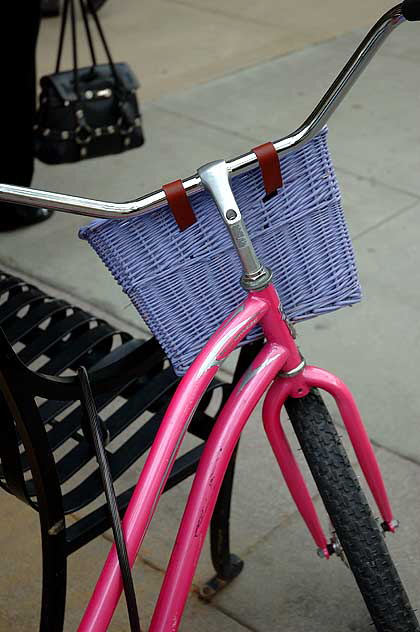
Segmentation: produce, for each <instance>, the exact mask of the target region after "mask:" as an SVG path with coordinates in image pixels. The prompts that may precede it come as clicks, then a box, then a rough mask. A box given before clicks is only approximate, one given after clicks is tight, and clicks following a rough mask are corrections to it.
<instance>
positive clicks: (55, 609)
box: [39, 522, 67, 632]
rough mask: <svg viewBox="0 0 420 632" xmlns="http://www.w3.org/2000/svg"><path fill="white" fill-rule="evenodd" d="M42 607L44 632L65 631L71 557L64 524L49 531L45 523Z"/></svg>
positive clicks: (43, 525)
mask: <svg viewBox="0 0 420 632" xmlns="http://www.w3.org/2000/svg"><path fill="white" fill-rule="evenodd" d="M41 537H42V606H41V622H40V625H39V630H40V632H62V630H63V626H64V611H65V606H66V587H67V557H66V548H65V546H66V542H65V528H64V524H62V523H60V524H57V525H56V526H55V527H52V528H50V529H49V530H48V528H47V526H46V525H45V524H42V522H41Z"/></svg>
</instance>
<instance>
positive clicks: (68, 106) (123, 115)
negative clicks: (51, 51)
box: [34, 0, 144, 164]
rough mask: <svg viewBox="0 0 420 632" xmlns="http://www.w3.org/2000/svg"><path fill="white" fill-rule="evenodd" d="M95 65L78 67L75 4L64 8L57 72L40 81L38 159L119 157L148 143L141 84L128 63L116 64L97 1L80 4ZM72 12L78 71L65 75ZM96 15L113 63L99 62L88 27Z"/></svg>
mask: <svg viewBox="0 0 420 632" xmlns="http://www.w3.org/2000/svg"><path fill="white" fill-rule="evenodd" d="M79 4H80V9H81V14H82V17H83V22H84V26H85V31H86V36H87V41H88V44H89V49H90V54H91V57H92V65H91V66H88V67H83V68H79V67H78V63H77V36H76V17H75V13H76V11H75V2H74V0H65V1H64V6H63V13H62V20H61V30H60V40H59V46H58V55H57V63H56V71H55V73H53V74H51V75H46V76H44V77H42V78H41V80H40V84H41V93H40V102H39V107H38V110H37V117H36V124H35V127H34V146H35V156H36V157H37V158H38V159H39V160H41V161H42V162H45V163H47V164H61V163H66V162H77V161H79V160H83V159H85V158H96V157H99V156H106V155H109V154H118V153H120V152H122V151H126V150H127V149H133V148H134V147H140V146H141V145H142V144H143V143H144V136H143V130H142V121H141V114H140V110H139V105H138V101H137V95H136V91H137V89H138V87H139V83H138V81H137V79H136V77H135V75H134V73H133V72H132V70H131V69H130V67H129V66H128V64H126V63H114V62H113V60H112V58H111V53H110V50H109V47H108V44H107V42H106V39H105V36H104V33H103V30H102V26H101V24H100V22H99V19H98V16H97V14H96V11H95V8H94V6H93V3H92V0H79ZM69 11H70V19H71V20H70V21H71V35H72V49H73V68H72V69H71V70H69V71H63V72H60V62H61V55H62V51H63V43H64V36H65V31H66V24H67V18H68V13H69ZM88 13H89V14H90V15H91V16H92V18H93V20H94V22H95V25H96V28H97V30H98V33H99V37H100V39H101V41H102V44H103V47H104V49H105V53H106V56H107V59H108V63H106V64H98V63H97V61H96V54H95V50H94V45H93V38H92V33H91V30H90V25H89V15H88Z"/></svg>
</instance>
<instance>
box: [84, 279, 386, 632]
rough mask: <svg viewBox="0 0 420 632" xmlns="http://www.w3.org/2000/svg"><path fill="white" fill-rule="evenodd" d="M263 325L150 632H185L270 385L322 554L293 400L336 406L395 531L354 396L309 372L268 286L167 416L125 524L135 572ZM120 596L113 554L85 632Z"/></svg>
mask: <svg viewBox="0 0 420 632" xmlns="http://www.w3.org/2000/svg"><path fill="white" fill-rule="evenodd" d="M257 323H260V324H261V326H262V328H263V331H264V335H265V337H266V339H267V342H266V344H265V345H264V347H263V348H262V350H261V351H260V353H259V354H258V355H257V357H256V358H255V359H254V361H253V362H252V364H251V366H250V367H249V369H248V371H247V372H246V373H245V374H244V376H243V377H242V378H241V379H240V380H239V382H238V383H237V385H236V387H235V389H234V390H233V392H232V394H231V396H230V398H229V400H228V401H227V402H226V404H225V406H224V408H223V410H222V412H221V414H220V416H219V418H218V420H217V422H216V424H215V426H214V428H213V430H212V432H211V435H210V437H209V439H208V440H207V443H206V447H205V449H204V452H203V455H202V458H201V461H200V464H199V467H198V470H197V473H196V476H195V479H194V482H193V486H192V489H191V492H190V495H189V498H188V502H187V505H186V507H185V512H184V515H183V518H182V522H181V525H180V528H179V531H178V536H177V539H176V543H175V546H174V548H173V551H172V556H171V559H170V563H169V566H168V569H167V571H166V575H165V579H164V582H163V585H162V588H161V591H160V594H159V598H158V601H157V604H156V608H155V611H154V615H153V619H152V622H151V626H150V632H169V631H171V632H175V631H176V630H177V629H178V626H179V623H180V620H181V616H182V612H183V609H184V605H185V601H186V599H187V596H188V591H189V589H190V586H191V582H192V579H193V575H194V571H195V568H196V565H197V562H198V559H199V556H200V552H201V549H202V546H203V542H204V539H205V535H206V532H207V529H208V526H209V522H210V519H211V515H212V512H213V509H214V506H215V503H216V500H217V495H218V492H219V489H220V486H221V484H222V481H223V476H224V473H225V471H226V468H227V466H228V463H229V460H230V457H231V455H232V453H233V450H234V448H235V446H236V443H237V441H238V439H239V436H240V434H241V432H242V430H243V428H244V426H245V424H246V422H247V420H248V418H249V416H250V415H251V413H252V411H253V410H254V408H255V406H256V405H257V403H258V401H259V400H260V399H261V397H262V396H263V395H264V393H265V391H266V390H267V388H268V387H269V386H270V384H271V387H270V389H269V391H268V393H267V395H266V397H265V401H264V407H263V420H264V428H265V430H266V433H267V437H268V440H269V442H270V444H271V447H272V449H273V451H274V454H275V456H276V458H277V461H278V463H279V466H280V469H281V471H282V473H283V476H284V479H285V481H286V483H287V485H288V488H289V490H290V493H291V495H292V497H293V499H294V501H295V503H296V506H297V508H298V510H299V512H300V513H301V515H302V517H303V519H304V521H305V523H306V525H307V527H308V529H309V531H310V533H311V535H312V537H313V539H314V541H315V543H316V546H317V547H318V549H320V550H321V551H322V552H323V554H324V555H325V557H329V550H328V542H327V538H326V536H325V534H324V532H323V529H322V527H321V524H320V521H319V518H318V515H317V512H316V510H315V507H314V504H313V502H312V499H311V496H310V493H309V491H308V488H307V486H306V483H305V481H304V478H303V476H302V474H301V472H300V469H299V467H298V465H297V462H296V460H295V458H294V456H293V454H292V451H291V449H290V446H289V444H288V442H287V439H286V436H285V434H284V432H283V429H282V427H281V424H280V413H281V409H282V406H283V404H284V402H285V400H286V398H287V397H303V396H305V395H306V394H307V393H308V392H309V390H310V389H311V388H313V387H318V388H321V389H323V390H326V391H328V392H329V393H331V395H332V396H333V397H334V398H335V400H336V402H337V405H338V407H339V410H340V413H341V416H342V418H343V422H344V425H345V427H346V429H347V431H348V434H349V437H350V440H351V442H352V445H353V447H354V450H355V453H356V456H357V458H358V461H359V463H360V465H361V468H362V471H363V473H364V475H365V477H366V480H367V483H368V485H369V487H370V489H371V491H372V494H373V496H374V498H375V501H376V503H377V505H378V508H379V511H380V513H381V515H382V518H383V520H384V523H385V525H386V528H387V529H388V530H390V531H393V530H394V521H393V516H392V511H391V508H390V504H389V500H388V497H387V493H386V490H385V486H384V483H383V480H382V476H381V473H380V470H379V466H378V463H377V460H376V457H375V454H374V451H373V449H372V446H371V443H370V440H369V437H368V435H367V432H366V430H365V427H364V425H363V422H362V420H361V417H360V414H359V412H358V410H357V407H356V405H355V403H354V400H353V398H352V396H351V394H350V392H349V390H348V389H347V387H346V386H345V385H344V384H343V382H341V381H340V380H339V379H338V378H337V377H335V376H334V375H332V374H330V373H328V372H327V371H324V370H322V369H319V368H316V367H312V366H306V367H305V365H304V362H303V361H302V357H301V355H300V353H299V351H298V349H297V346H296V343H295V341H294V339H293V337H292V335H291V333H290V330H289V327H288V325H287V323H286V321H285V320H284V319H283V316H282V312H281V308H280V300H279V297H278V295H277V292H276V290H275V288H274V286H272V285H269V286H268V287H266V288H265V289H263V290H260V291H258V292H250V293H249V295H248V297H247V298H246V300H245V301H244V302H243V303H242V304H241V305H240V306H239V307H238V309H237V310H236V311H235V312H234V313H233V314H232V315H231V316H230V317H229V318H227V319H226V320H225V321H224V323H223V324H222V325H221V326H220V328H219V329H218V331H217V332H216V333H215V334H214V335H213V336H212V337H211V339H210V340H209V342H208V343H207V345H206V346H205V347H204V349H203V351H202V352H201V353H200V355H199V356H198V357H197V359H196V360H195V362H194V363H193V364H192V365H191V367H190V369H189V370H188V372H187V373H186V375H185V376H184V378H183V379H182V381H181V383H180V385H179V387H178V389H177V391H176V393H175V395H174V397H173V399H172V401H171V403H170V405H169V407H168V410H167V413H166V415H165V417H164V419H163V421H162V424H161V426H160V429H159V432H158V434H157V436H156V439H155V441H154V444H153V446H152V449H151V450H150V453H149V456H148V458H147V461H146V463H145V465H144V467H143V471H142V473H141V476H140V478H139V481H138V483H137V485H136V488H135V491H134V493H133V496H132V498H131V501H130V504H129V506H128V508H127V511H126V514H125V517H124V520H123V531H124V536H125V538H126V544H127V552H128V557H129V560H130V564H131V565H132V564H133V563H134V560H135V558H136V555H137V553H138V551H139V548H140V546H141V543H142V541H143V538H144V536H145V533H146V531H147V528H148V526H149V524H150V521H151V519H152V516H153V513H154V511H155V508H156V505H157V503H158V500H159V498H160V495H161V493H162V490H163V488H164V486H165V482H166V480H167V478H168V476H169V474H170V471H171V467H172V465H173V463H174V460H175V458H176V455H177V452H178V449H179V447H180V444H181V442H182V439H183V437H184V436H185V433H186V431H187V429H188V425H189V423H190V420H191V418H192V416H193V414H194V411H195V410H196V408H197V406H198V403H199V401H200V399H201V397H202V396H203V394H204V392H205V390H206V388H207V386H208V385H209V384H210V382H211V380H212V379H213V378H214V376H215V375H216V373H217V371H218V369H219V367H220V365H221V363H222V362H223V361H224V360H225V359H226V358H227V357H228V355H229V354H230V353H231V352H232V351H233V350H234V349H235V348H236V347H237V345H238V343H239V342H240V341H241V340H243V339H244V338H245V336H246V335H247V334H248V333H249V331H250V330H251V329H252V328H253V327H255V325H256V324H257ZM121 592H122V581H121V574H120V569H119V565H118V558H117V554H116V549H115V546H113V547H112V549H111V551H110V553H109V555H108V558H107V561H106V563H105V566H104V568H103V571H102V573H101V575H100V578H99V580H98V583H97V585H96V588H95V591H94V594H93V596H92V598H91V600H90V602H89V605H88V607H87V610H86V612H85V615H84V617H83V619H82V622H81V624H80V627H79V632H93V631H95V632H102V631H105V630H106V629H107V627H108V625H109V623H110V620H111V618H112V615H113V613H114V610H115V608H116V605H117V603H118V600H119V597H120V595H121Z"/></svg>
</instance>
